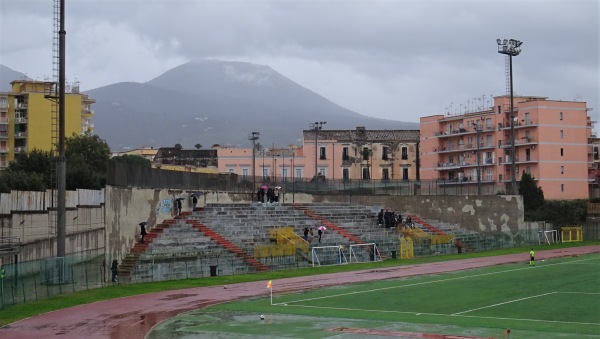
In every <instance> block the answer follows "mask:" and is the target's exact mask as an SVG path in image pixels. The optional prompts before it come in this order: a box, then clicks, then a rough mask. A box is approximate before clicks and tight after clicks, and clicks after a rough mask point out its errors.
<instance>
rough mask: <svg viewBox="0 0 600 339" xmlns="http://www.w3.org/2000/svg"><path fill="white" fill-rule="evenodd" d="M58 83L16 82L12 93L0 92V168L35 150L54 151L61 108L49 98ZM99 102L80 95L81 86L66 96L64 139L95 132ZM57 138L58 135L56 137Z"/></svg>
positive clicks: (76, 86)
mask: <svg viewBox="0 0 600 339" xmlns="http://www.w3.org/2000/svg"><path fill="white" fill-rule="evenodd" d="M54 88H55V83H53V82H49V81H33V80H15V81H12V82H11V91H10V92H4V93H0V168H5V167H7V166H8V163H9V162H10V161H12V160H14V158H15V155H17V154H19V153H24V152H30V151H32V150H34V149H38V150H42V151H51V150H53V148H54V145H53V144H54V142H53V137H52V136H53V133H57V132H58V124H57V120H56V119H55V117H56V116H57V114H58V113H57V111H58V107H57V106H56V107H53V105H55V103H54V102H53V101H52V100H51V99H48V96H49V95H51V94H53V93H54ZM95 102H96V101H95V100H94V99H91V98H89V97H88V96H87V95H85V94H82V93H79V86H78V85H75V86H72V87H70V88H69V91H68V93H65V136H66V137H69V136H71V135H72V134H73V133H75V134H84V133H92V132H93V131H94V125H93V124H92V123H91V119H92V117H93V116H94V112H93V110H92V109H91V106H92V105H93V104H94V103H95ZM54 135H56V134H54Z"/></svg>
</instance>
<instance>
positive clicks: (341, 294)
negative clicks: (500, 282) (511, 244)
mask: <svg viewBox="0 0 600 339" xmlns="http://www.w3.org/2000/svg"><path fill="white" fill-rule="evenodd" d="M588 260H593V258H588V259H579V260H574V261H568V262H560V263H554V264H546V265H544V266H536V269H540V268H544V267H550V266H555V265H565V264H572V263H574V262H580V261H588ZM479 268H484V267H479ZM531 269H532V268H531V267H529V266H527V267H523V268H515V269H511V270H505V271H498V272H490V273H481V274H474V275H469V276H464V277H455V278H447V279H440V280H432V281H423V282H419V283H414V284H408V285H400V286H390V287H381V288H374V289H370V290H362V291H354V292H348V293H340V294H332V295H328V296H323V297H315V298H307V299H300V300H292V301H285V302H281V303H274V304H273V305H281V304H282V303H287V304H290V303H299V302H304V301H312V300H320V299H328V298H335V297H342V296H347V295H354V294H362V293H370V292H376V291H384V290H390V289H396V288H403V287H412V286H419V285H427V284H433V283H438V282H446V281H452V280H462V279H468V278H475V277H483V276H486V275H494V274H501V273H507V272H516V271H522V270H531ZM446 273H450V272H446Z"/></svg>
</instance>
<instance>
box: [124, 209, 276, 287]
mask: <svg viewBox="0 0 600 339" xmlns="http://www.w3.org/2000/svg"><path fill="white" fill-rule="evenodd" d="M191 215H192V212H183V213H182V215H181V216H177V217H175V219H171V220H166V221H165V222H164V223H163V224H161V225H159V226H157V227H154V228H152V229H151V230H150V231H149V234H148V235H152V236H150V238H149V239H151V240H150V241H148V242H146V243H145V244H136V246H134V248H133V250H132V253H131V254H130V255H128V258H126V259H127V261H126V260H124V263H123V264H122V265H121V267H122V268H127V271H129V274H128V280H129V281H131V282H149V281H161V280H175V279H185V278H198V277H207V276H213V275H232V274H246V273H251V272H256V271H257V270H266V267H264V266H263V265H261V264H260V263H259V262H258V261H256V260H255V259H253V258H252V257H251V256H249V255H247V254H244V253H242V251H241V250H240V249H239V248H236V247H235V246H232V244H231V243H230V242H228V241H226V240H223V239H222V238H220V237H219V236H218V235H215V234H214V233H213V232H210V230H207V229H201V225H198V224H199V222H196V221H194V220H188V219H187V218H188V217H190V216H191Z"/></svg>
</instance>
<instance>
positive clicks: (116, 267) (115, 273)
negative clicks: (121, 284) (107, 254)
mask: <svg viewBox="0 0 600 339" xmlns="http://www.w3.org/2000/svg"><path fill="white" fill-rule="evenodd" d="M110 271H111V272H112V277H111V281H112V282H117V278H118V272H119V262H118V261H117V259H113V261H112V264H111V265H110Z"/></svg>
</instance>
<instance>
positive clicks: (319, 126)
mask: <svg viewBox="0 0 600 339" xmlns="http://www.w3.org/2000/svg"><path fill="white" fill-rule="evenodd" d="M326 123H327V121H317V122H315V123H312V124H310V129H311V130H313V131H314V132H315V184H316V185H317V186H316V187H317V188H316V192H317V193H319V173H318V172H317V156H318V153H319V152H318V151H319V150H318V148H317V143H318V141H319V131H320V130H321V129H323V125H325V124H326Z"/></svg>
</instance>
